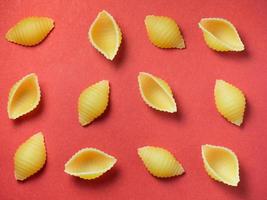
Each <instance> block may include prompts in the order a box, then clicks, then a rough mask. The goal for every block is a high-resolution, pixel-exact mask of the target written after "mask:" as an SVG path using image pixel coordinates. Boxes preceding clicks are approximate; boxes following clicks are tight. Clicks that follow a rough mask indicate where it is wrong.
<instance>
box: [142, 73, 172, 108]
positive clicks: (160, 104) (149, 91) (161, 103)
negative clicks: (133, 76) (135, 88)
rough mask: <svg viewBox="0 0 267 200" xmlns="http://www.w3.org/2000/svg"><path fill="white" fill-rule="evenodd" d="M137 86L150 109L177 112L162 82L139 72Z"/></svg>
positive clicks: (170, 92) (169, 92)
mask: <svg viewBox="0 0 267 200" xmlns="http://www.w3.org/2000/svg"><path fill="white" fill-rule="evenodd" d="M138 84H139V90H140V93H141V96H142V98H143V100H144V101H145V103H146V104H147V105H149V106H150V107H152V108H154V109H156V110H159V111H164V112H170V113H174V112H177V107H176V103H175V100H174V98H173V94H172V91H171V89H170V87H169V85H168V83H166V82H165V81H164V80H162V79H160V78H158V77H156V76H154V75H152V74H149V73H146V72H140V73H139V75H138Z"/></svg>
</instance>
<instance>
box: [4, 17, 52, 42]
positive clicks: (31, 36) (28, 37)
mask: <svg viewBox="0 0 267 200" xmlns="http://www.w3.org/2000/svg"><path fill="white" fill-rule="evenodd" d="M53 28H54V21H53V19H51V18H48V17H27V18H24V19H22V20H21V21H19V22H18V23H17V24H16V25H15V26H13V27H12V28H11V29H9V31H8V32H7V33H6V39H7V40H8V41H10V42H13V43H17V44H20V45H24V46H33V45H37V44H39V43H40V42H41V41H43V40H44V39H45V38H46V36H47V35H48V33H49V32H50V31H51V30H52V29H53Z"/></svg>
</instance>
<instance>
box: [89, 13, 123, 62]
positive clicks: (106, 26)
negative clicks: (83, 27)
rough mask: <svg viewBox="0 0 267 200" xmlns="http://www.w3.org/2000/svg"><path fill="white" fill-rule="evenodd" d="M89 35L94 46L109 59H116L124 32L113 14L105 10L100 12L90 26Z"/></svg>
mask: <svg viewBox="0 0 267 200" xmlns="http://www.w3.org/2000/svg"><path fill="white" fill-rule="evenodd" d="M88 36H89V40H90V42H91V44H92V45H93V47H95V48H96V49H97V50H98V51H99V52H100V53H102V54H103V55H104V56H105V57H106V58H107V59H109V60H113V59H114V57H115V56H116V54H117V52H118V49H119V47H120V44H121V39H122V34H121V30H120V27H119V25H118V24H117V22H116V21H115V19H114V18H113V17H112V15H111V14H109V13H108V12H107V11H105V10H103V11H101V12H100V13H98V15H97V17H96V19H95V20H94V22H93V23H92V25H91V26H90V29H89V33H88Z"/></svg>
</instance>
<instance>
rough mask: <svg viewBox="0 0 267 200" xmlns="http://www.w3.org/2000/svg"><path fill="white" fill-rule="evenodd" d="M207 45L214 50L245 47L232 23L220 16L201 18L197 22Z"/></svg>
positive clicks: (234, 49) (232, 49)
mask: <svg viewBox="0 0 267 200" xmlns="http://www.w3.org/2000/svg"><path fill="white" fill-rule="evenodd" d="M198 25H199V27H200V29H201V30H202V32H203V36H204V39H205V41H206V43H207V45H208V46H209V47H210V48H211V49H213V50H216V51H243V50H244V49H245V47H244V44H243V43H242V41H241V39H240V37H239V34H238V32H237V30H236V28H235V27H234V25H233V24H232V23H231V22H229V21H228V20H226V19H222V18H203V19H201V21H200V22H199V24H198Z"/></svg>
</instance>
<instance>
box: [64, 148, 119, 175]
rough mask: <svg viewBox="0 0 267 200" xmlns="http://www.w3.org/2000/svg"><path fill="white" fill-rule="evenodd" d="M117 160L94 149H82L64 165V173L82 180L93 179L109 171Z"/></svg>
mask: <svg viewBox="0 0 267 200" xmlns="http://www.w3.org/2000/svg"><path fill="white" fill-rule="evenodd" d="M116 162H117V159H116V158H114V157H113V156H111V155H108V154H107V153H105V152H103V151H100V150H98V149H95V148H84V149H81V150H80V151H78V152H77V153H76V154H74V155H73V156H72V157H71V158H70V160H69V161H68V162H67V163H66V164H65V172H66V173H67V174H69V175H72V176H77V177H80V178H83V179H88V180H90V179H95V178H97V177H99V176H101V175H102V174H104V173H105V172H107V171H108V170H110V169H111V168H112V167H113V166H114V165H115V163H116Z"/></svg>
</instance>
